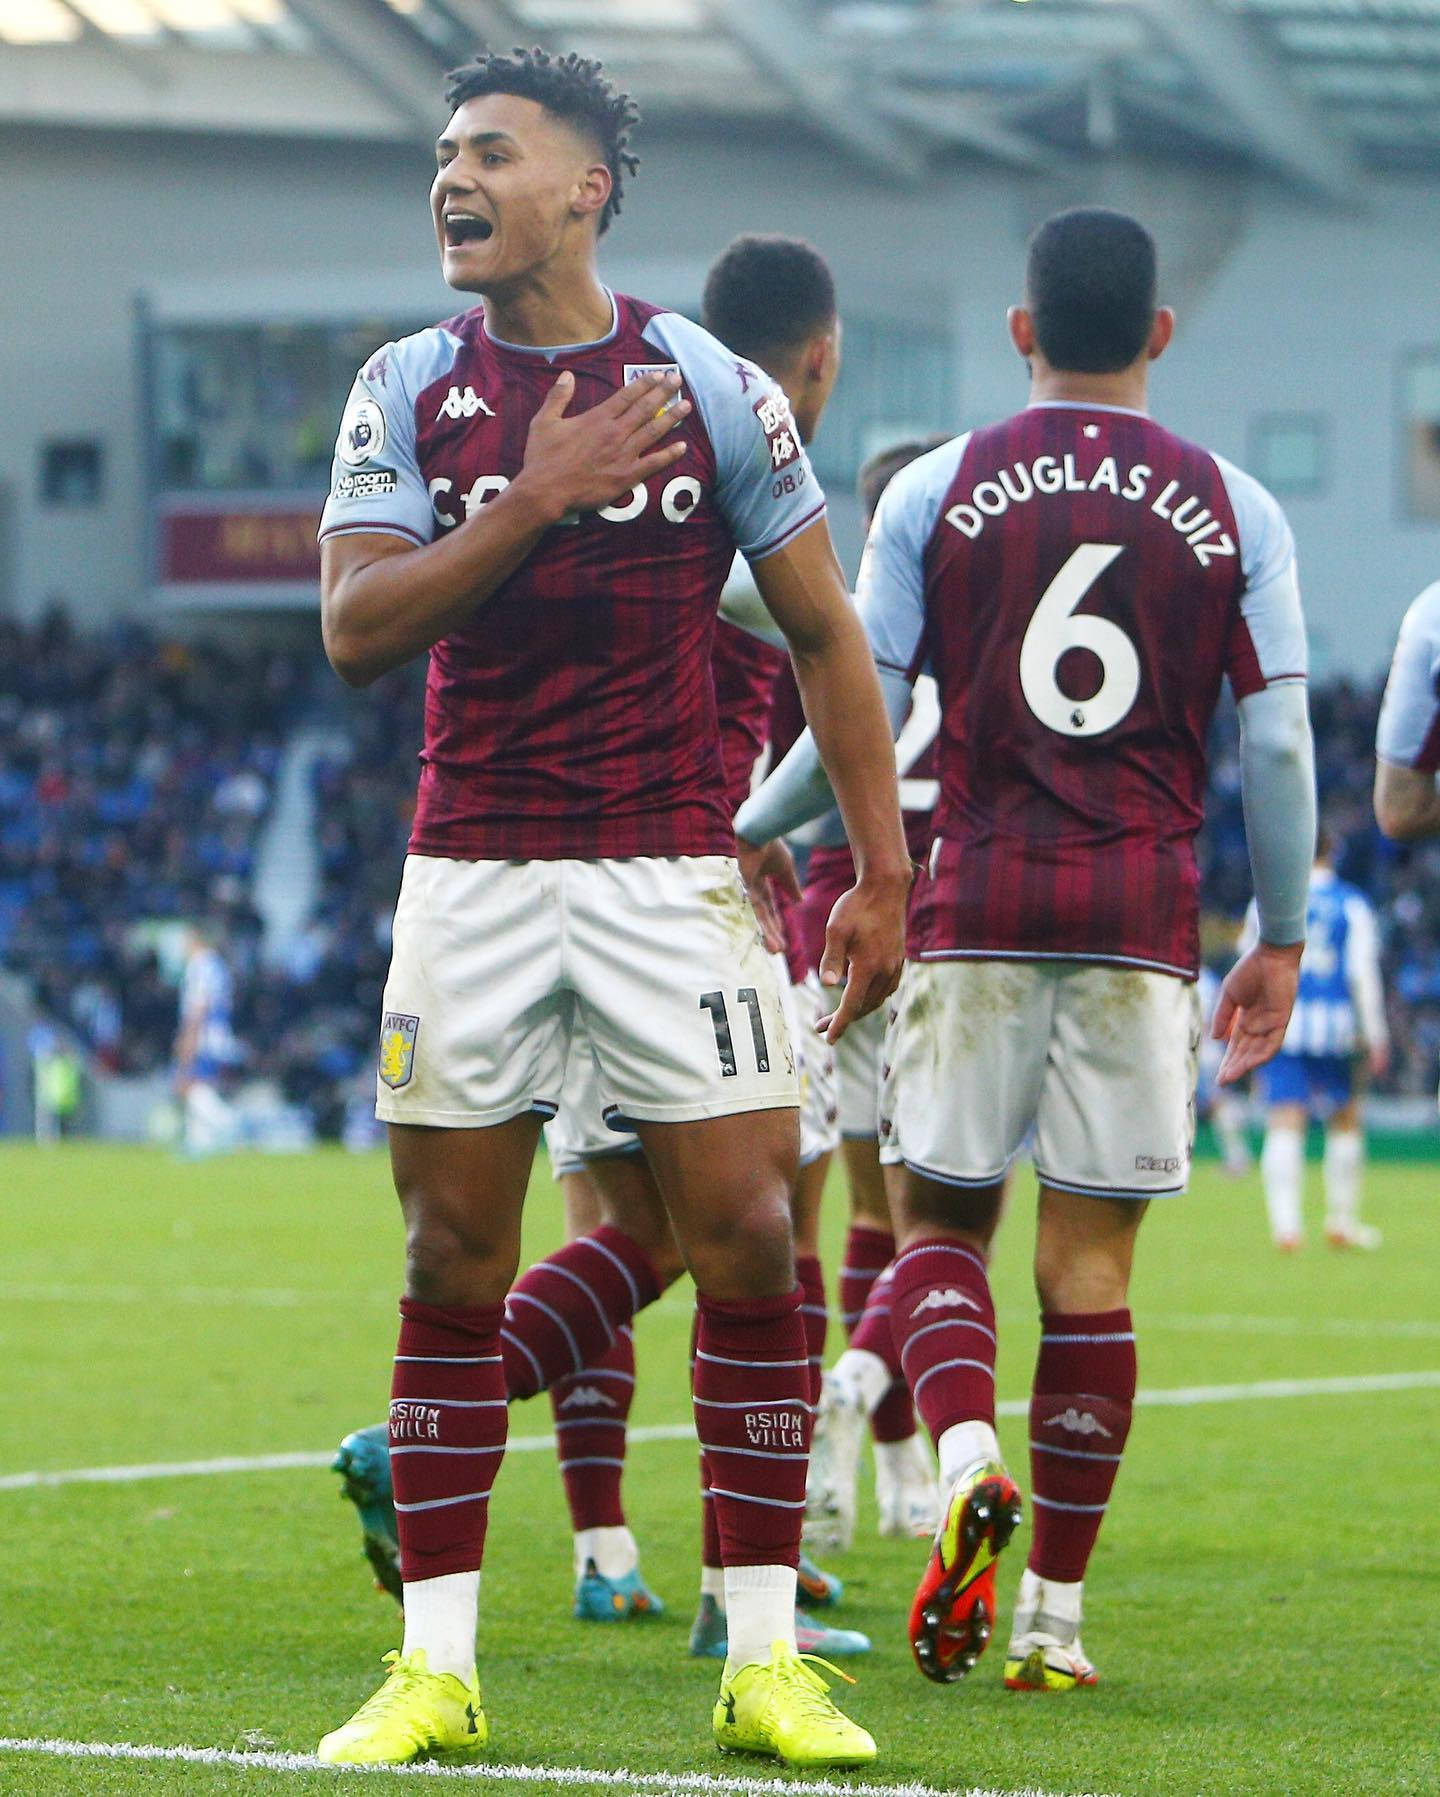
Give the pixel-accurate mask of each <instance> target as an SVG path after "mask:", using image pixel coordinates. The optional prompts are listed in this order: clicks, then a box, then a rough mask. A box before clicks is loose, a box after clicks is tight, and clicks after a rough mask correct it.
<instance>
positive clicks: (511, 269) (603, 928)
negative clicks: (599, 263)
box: [320, 51, 909, 1765]
mask: <svg viewBox="0 0 1440 1797" xmlns="http://www.w3.org/2000/svg"><path fill="white" fill-rule="evenodd" d="M446 97H447V100H448V103H449V105H450V107H451V109H452V116H451V118H450V122H449V124H448V125H447V126H446V128H445V130H444V132H443V133H442V135H441V137H440V139H439V143H438V146H437V149H438V157H439V167H438V170H437V174H436V178H435V181H434V185H433V188H432V192H431V204H432V213H433V217H434V223H435V230H436V234H437V238H438V241H439V245H440V253H441V260H442V266H443V269H444V272H445V276H446V279H447V280H448V281H449V282H450V284H451V285H452V286H454V287H457V288H459V289H461V290H463V291H467V292H472V293H479V294H481V295H482V296H483V298H484V302H485V303H484V308H483V311H482V310H480V309H476V310H472V311H469V312H466V313H464V314H462V315H460V316H459V317H457V318H455V319H452V320H451V321H449V322H448V323H447V324H445V325H443V326H439V327H436V328H434V329H431V330H428V331H422V332H420V333H418V334H417V335H416V336H414V337H410V338H407V339H404V340H402V341H401V342H399V343H395V344H390V345H387V346H386V347H385V348H384V349H382V350H380V351H379V352H378V353H377V354H376V355H375V356H374V357H373V358H372V359H371V360H370V361H369V362H368V363H367V364H366V367H365V369H364V370H363V371H362V373H361V374H360V376H359V377H358V379H357V381H356V384H355V388H354V390H353V391H352V394H351V398H350V401H349V404H348V405H347V408H346V412H345V416H344V419H343V420H342V423H341V428H340V436H339V441H338V444H337V451H336V463H335V469H334V485H333V487H332V493H331V498H330V501H329V503H328V504H327V507H326V511H325V515H324V518H323V520H322V526H321V538H322V545H323V547H322V575H321V580H322V602H323V609H322V623H323V626H324V633H325V641H326V647H327V651H328V653H329V656H330V659H331V661H332V663H333V664H334V665H335V667H336V669H337V671H338V672H339V673H340V674H341V675H342V677H344V678H345V679H347V680H349V681H351V682H357V683H363V682H365V681H368V680H371V679H373V678H375V677H377V676H378V675H379V674H380V673H382V672H384V671H385V670H386V669H388V668H391V667H395V666H398V665H400V664H401V663H403V662H405V661H407V660H409V659H410V658H411V657H413V656H415V655H417V654H419V653H421V652H422V651H425V650H429V651H430V673H429V680H428V685H427V704H426V728H425V749H424V754H423V757H422V772H421V779H420V793H419V801H418V805H417V810H416V819H415V825H414V830H413V833H412V836H411V841H410V853H409V856H408V858H407V861H406V866H405V873H404V878H403V881H402V886H401V892H400V899H399V903H398V906H397V911H396V918H395V930H394V952H393V959H392V963H391V968H390V974H389V978H388V981H387V984H386V991H385V997H384V1001H383V1013H384V1015H383V1022H382V1028H381V1047H380V1067H379V1073H380V1086H381V1090H380V1104H379V1112H380V1115H381V1116H382V1118H383V1119H384V1120H385V1121H386V1122H387V1123H388V1124H389V1125H390V1145H391V1158H392V1165H393V1169H394V1175H395V1184H396V1189H397V1192H398V1194H399V1196H400V1200H401V1205H402V1209H403V1211H404V1214H405V1222H406V1238H407V1266H406V1291H405V1296H404V1297H403V1298H402V1300H401V1319H402V1320H401V1330H400V1341H399V1348H398V1352H397V1354H396V1357H395V1370H394V1382H393V1385H392V1400H391V1409H390V1449H391V1453H390V1459H391V1467H392V1473H393V1478H394V1486H395V1507H396V1512H397V1517H398V1522H399V1534H400V1563H401V1577H402V1581H403V1584H404V1615H405V1634H404V1642H403V1645H402V1647H401V1649H400V1652H399V1654H398V1655H397V1656H396V1659H395V1660H394V1662H393V1663H392V1668H391V1671H390V1674H389V1676H388V1677H387V1679H386V1681H385V1683H384V1684H383V1685H382V1687H381V1689H380V1690H379V1692H377V1693H376V1695H375V1696H374V1697H373V1698H372V1699H371V1700H370V1701H369V1702H367V1703H366V1704H364V1705H362V1707H361V1709H360V1710H359V1711H358V1712H357V1714H356V1715H355V1716H354V1717H353V1718H352V1719H351V1721H350V1722H349V1723H347V1724H346V1725H345V1726H344V1727H342V1728H340V1729H338V1730H336V1731H334V1732H333V1733H332V1734H330V1735H327V1736H326V1737H325V1739H324V1740H323V1741H322V1743H321V1747H320V1753H321V1757H322V1758H324V1759H326V1760H327V1761H331V1762H335V1763H347V1764H354V1763H367V1764H379V1763H399V1762H406V1761H409V1760H413V1759H416V1758H419V1757H422V1756H424V1755H427V1754H429V1753H432V1752H435V1751H442V1750H452V1749H453V1750H460V1751H474V1750H476V1749H478V1747H479V1746H481V1745H482V1744H483V1741H484V1739H485V1737H486V1727H485V1723H484V1719H483V1715H482V1712H481V1710H480V1693H479V1687H478V1684H477V1682H476V1675H475V1623H476V1606H477V1599H478V1588H479V1576H480V1575H479V1569H480V1565H481V1560H482V1556H483V1546H484V1535H485V1525H486V1519H487V1514H488V1500H489V1496H490V1490H491V1487H492V1485H493V1483H494V1480H495V1477H496V1474H497V1472H498V1468H499V1464H500V1460H501V1458H502V1455H503V1452H504V1440H505V1419H506V1409H507V1380H506V1374H505V1365H504V1356H503V1352H502V1343H501V1327H502V1321H503V1314H504V1313H503V1304H504V1300H505V1297H506V1294H507V1292H508V1291H509V1290H510V1287H511V1282H512V1280H513V1278H514V1274H515V1270H516V1258H517V1254H518V1241H519V1222H520V1212H521V1207H522V1204H523V1200H524V1192H525V1186H526V1183H527V1179H528V1175H529V1169H530V1163H531V1160H532V1158H533V1155H534V1150H535V1146H536V1142H537V1139H538V1134H539V1120H540V1118H541V1116H543V1115H546V1114H549V1113H551V1112H553V1111H554V1109H555V1107H556V1104H557V1102H558V1099H559V1095H560V1089H561V1083H562V1079H563V1075H564V1068H565V1059H566V1051H567V1047H568V1043H569V1039H570V1034H571V1030H572V1027H573V1024H574V1021H575V1019H576V1018H577V1016H578V1017H580V1018H583V1020H584V1023H585V1026H586V1030H587V1033H588V1036H589V1040H590V1044H591V1047H592V1051H593V1053H594V1055H595V1058H596V1063H597V1067H598V1069H599V1071H600V1074H601V1076H602V1078H603V1081H604V1085H605V1089H606V1090H607V1092H608V1093H609V1094H610V1096H611V1098H612V1100H613V1102H614V1103H615V1105H616V1107H617V1114H618V1115H619V1116H620V1117H621V1118H622V1119H624V1120H627V1121H630V1122H632V1123H633V1124H634V1125H635V1127H636V1129H637V1133H638V1134H639V1136H640V1139H641V1142H642V1144H643V1146H644V1149H645V1154H646V1158H647V1160H648V1161H649V1163H650V1166H651V1168H652V1169H653V1171H654V1173H655V1176H656V1179H657V1182H658V1184H659V1187H660V1190H661V1193H662V1195H663V1197H664V1199H665V1203H666V1207H667V1210H668V1213H669V1216H670V1219H671V1222H672V1224H673V1227H674V1230H675V1234H676V1238H677V1240H678V1242H679V1244H680V1247H681V1249H682V1251H683V1253H684V1254H685V1257H686V1261H687V1264H688V1266H689V1267H690V1270H691V1272H692V1274H693V1275H694V1277H695V1282H696V1286H697V1288H698V1292H699V1300H698V1302H699V1310H700V1318H699V1334H698V1348H697V1373H696V1379H695V1405H696V1415H697V1421H698V1423H699V1427H700V1434H701V1440H702V1443H703V1444H704V1446H705V1448H706V1451H707V1454H708V1455H709V1458H710V1464H711V1467H712V1469H713V1474H714V1476H713V1480H712V1488H713V1490H714V1492H715V1496H716V1499H717V1516H718V1521H719V1526H720V1534H721V1541H722V1548H723V1553H724V1559H725V1571H726V1597H727V1606H728V1622H729V1657H728V1659H727V1661H726V1664H725V1670H724V1673H723V1675H722V1678H721V1688H720V1699H719V1701H718V1702H717V1704H716V1706H715V1710H714V1714H713V1723H712V1726H713V1729H714V1733H715V1738H716V1740H717V1742H718V1743H719V1744H720V1745H721V1746H722V1747H726V1748H734V1749H738V1750H741V1751H753V1752H757V1753H765V1754H770V1755H773V1756H776V1757H779V1758H781V1759H784V1760H785V1761H787V1762H789V1763H793V1764H798V1765H849V1764H860V1763H864V1762H866V1761H868V1760H870V1759H872V1758H873V1757H874V1753H875V1746H874V1742H873V1741H872V1740H871V1738H870V1736H869V1735H868V1734H866V1733H865V1731H864V1730H863V1729H860V1728H858V1727H857V1726H856V1725H855V1724H853V1723H852V1722H850V1721H849V1720H848V1719H847V1718H845V1717H844V1716H843V1715H841V1713H840V1712H839V1710H838V1709H836V1708H835V1706H834V1705H833V1703H831V1702H830V1700H829V1698H828V1695H827V1693H826V1687H825V1684H824V1681H823V1680H822V1679H821V1678H820V1677H819V1675H818V1674H817V1673H815V1672H814V1671H813V1670H812V1669H811V1668H810V1667H808V1666H807V1665H805V1664H804V1663H803V1662H802V1661H801V1660H800V1659H799V1658H798V1657H797V1655H796V1653H795V1643H794V1608H795V1563H796V1558H797V1555H798V1549H799V1528H800V1517H801V1511H802V1509H803V1504H804V1496H803V1488H804V1474H805V1459H806V1448H807V1438H808V1416H809V1403H808V1394H809V1368H808V1363H807V1357H806V1352H805V1338H804V1330H803V1327H802V1324H801V1319H800V1314H799V1308H800V1293H799V1291H798V1288H797V1287H796V1285H795V1279H794V1264H793V1251H792V1233H791V1225H790V1216H789V1195H790V1191H791V1189H792V1187H793V1183H794V1172H795V1159H796V1126H795V1108H796V1098H797V1093H796V1087H795V1079H794V1071H793V1063H792V1060H791V1056H790V1052H789V1046H788V1042H787V1039H786V1035H785V1029H784V1020H783V1016H782V1014H781V1011H780V1004H779V997H778V993H777V992H776V989H775V984H774V979H773V975H772V973H771V970H770V966H769V963H768V960H767V959H766V956H765V952H764V949H763V946H762V945H761V942H760V939H759V935H758V932H757V930H756V926H755V920H754V913H753V911H752V910H751V908H750V905H749V903H748V901H747V899H746V895H745V889H744V886H743V885H742V883H741V879H740V874H739V870H738V868H737V864H736V860H735V851H736V845H735V842H734V837H733V832H732V828H731V819H730V818H729V816H728V815H727V814H726V811H725V807H724V803H723V788H722V784H721V780H720V758H719V744H718V737H717V731H716V723H715V709H714V687H713V681H712V678H711V673H710V645H711V639H712V635H713V631H714V623H715V612H716V604H717V601H718V597H719V592H720V588H721V586H722V584H723V582H724V579H725V575H726V573H727V571H728V569H729V566H730V563H731V560H732V558H733V555H734V553H735V550H736V549H737V548H738V549H739V550H741V551H742V553H744V554H745V555H746V556H747V558H748V559H749V560H750V561H751V564H752V566H753V567H754V569H755V570H756V580H757V583H758V585H759V588H760V591H761V594H762V596H763V597H764V600H765V603H766V607H767V609H768V610H769V611H770V612H771V614H772V616H773V617H774V618H775V619H776V621H777V622H778V623H779V625H780V626H781V628H782V629H783V630H784V631H785V633H786V636H787V638H788V640H789V643H790V648H791V653H792V656H793V657H794V659H795V663H796V667H797V670H798V672H799V676H800V680H801V687H802V691H803V692H804V695H805V700H806V704H807V708H808V710H809V714H810V717H811V722H812V724H813V726H814V728H815V731H816V735H817V738H818V740H819V741H820V743H821V745H822V748H823V750H824V753H825V755H826V757H827V758H828V761H829V762H830V764H831V768H832V772H833V774H834V777H835V781H836V786H837V790H838V791H839V794H840V800H841V806H842V809H843V811H844V813H845V817H846V824H847V828H848V830H849V833H850V836H851V840H852V842H854V843H856V845H857V865H858V867H859V870H860V878H859V881H858V882H857V885H856V887H855V889H854V890H853V891H852V892H851V893H849V894H847V895H846V897H845V899H844V900H842V902H841V904H840V906H839V907H838V908H837V912H836V915H835V918H834V919H833V921H832V926H831V936H830V946H829V948H828V950H827V953H828V957H829V966H830V967H831V969H832V970H833V971H834V972H835V974H836V975H837V976H838V975H840V974H841V973H842V971H843V970H845V969H847V968H848V979H847V983H846V986H845V990H844V993H843V996H841V998H840V1000H839V1002H838V1004H837V1006H836V1009H835V1012H834V1015H833V1017H832V1018H831V1019H830V1020H829V1022H828V1025H827V1027H828V1029H829V1031H830V1034H831V1036H832V1037H833V1038H834V1039H838V1038H839V1037H840V1036H841V1035H843V1033H844V1030H845V1028H846V1027H847V1026H848V1024H849V1022H850V1020H851V1018H852V1017H854V1016H855V1015H857V1014H860V1013H863V1012H864V1011H866V1010H868V1009H871V1008H873V1007H874V1005H875V1004H877V1003H879V1002H881V1000H882V999H883V997H884V996H885V995H886V993H887V992H888V990H889V989H890V988H891V987H892V985H893V983H894V981H895V978H896V975H897V973H898V967H899V961H900V953H901V937H902V933H903V916H904V906H905V898H906V893H907V889H908V883H909V867H908V862H907V860H906V857H905V848H904V838H903V832H902V828H901V823H900V816H899V807H898V802H897V796H896V791H895V780H894V767H893V759H892V756H891V752H890V746H889V741H888V736H887V732H886V729H885V719H884V708H883V704H882V702H881V697H880V693H879V688H878V683H877V681H876V679H875V677H874V674H873V664H872V662H871V660H870V657H869V654H868V650H867V647H866V643H865V638H864V633H863V631H862V630H861V628H860V626H859V624H858V621H857V620H856V619H855V615H854V613H853V611H852V610H851V607H850V604H849V600H848V595H847V594H846V592H845V587H844V582H843V580H842V579H841V577H840V573H839V569H838V565H837V564H836V561H835V556H834V551H833V548H832V547H831V544H830V538H829V532H828V530H827V528H826V526H825V523H824V516H823V513H824V502H823V499H822V497H821V495H820V493H819V491H818V488H817V485H816V482H815V480H814V476H813V474H812V472H811V470H810V467H809V463H808V461H807V459H806V456H805V453H804V450H803V448H802V447H801V445H800V443H799V441H798V437H797V434H796V431H795V426H794V421H793V419H792V418H791V416H790V412H789V408H788V406H787V405H786V403H785V400H784V396H783V395H782V394H780V393H779V392H778V390H777V389H775V388H774V387H772V385H771V384H770V383H769V382H768V381H766V380H765V379H764V377H763V376H762V375H761V374H760V372H759V370H758V369H756V368H755V367H754V366H753V365H752V364H750V363H747V362H745V361H744V360H743V359H741V358H738V357H736V356H734V355H732V354H731V353H730V352H728V351H726V350H725V349H723V348H722V346H721V345H720V344H719V343H717V342H716V341H715V339H714V338H712V337H711V336H710V335H709V334H708V333H707V332H705V331H703V330H702V329H700V328H699V327H698V326H695V325H692V324H690V323H689V322H688V321H686V320H684V319H683V318H680V317H677V316H676V315H674V314H672V313H667V312H664V311H662V310H660V309H658V308H656V307H653V306H649V305H646V304H644V303H643V302H641V301H638V300H634V299H631V298H628V297H625V296H621V295H616V294H612V293H611V292H610V291H609V289H607V288H606V287H604V286H603V285H602V284H601V282H600V280H599V278H598V275H597V273H596V267H595V262H596V249H597V242H598V238H599V236H600V233H601V231H602V230H603V228H604V227H605V226H606V225H607V224H608V223H609V222H610V220H611V218H612V217H613V216H614V214H615V211H616V209H617V207H618V204H619V201H620V198H621V189H622V186H623V178H624V175H625V174H626V173H627V172H630V171H631V170H633V167H634V159H633V157H632V156H631V153H630V151H629V149H628V147H627V140H628V134H629V130H630V128H631V126H632V124H633V123H634V119H635V116H636V115H635V111H634V107H633V105H632V103H631V102H630V101H629V99H628V97H627V96H624V95H619V94H616V93H615V91H614V90H613V89H612V88H611V87H610V85H609V84H608V83H607V82H605V81H604V80H603V78H602V76H601V73H600V71H599V69H598V65H595V64H593V63H588V62H585V61H583V60H581V59H578V58H575V57H566V58H563V59H559V60H556V59H552V58H551V57H549V56H548V55H546V54H545V53H544V52H540V51H535V52H517V53H516V54H515V55H514V56H513V57H498V56H481V57H478V58H477V59H475V61H473V62H472V63H470V64H467V65H466V66H465V67H464V68H462V69H460V70H458V71H456V72H455V74H454V75H453V76H452V77H451V79H450V83H449V86H448V90H447V96H446ZM761 859H762V858H761V857H758V856H757V857H754V858H753V860H752V864H751V866H750V868H749V869H748V871H749V872H750V873H751V875H752V876H753V877H755V878H758V877H760V875H761V873H762V872H763V868H762V866H761Z"/></svg>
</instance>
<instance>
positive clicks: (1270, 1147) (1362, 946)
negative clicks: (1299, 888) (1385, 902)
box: [1242, 828, 1390, 1254]
mask: <svg viewBox="0 0 1440 1797" xmlns="http://www.w3.org/2000/svg"><path fill="white" fill-rule="evenodd" d="M1256 928H1257V925H1256V920H1255V912H1254V907H1253V906H1252V907H1251V911H1250V914H1249V916H1248V917H1247V918H1246V926H1245V934H1244V937H1243V938H1242V941H1243V943H1244V945H1245V946H1247V947H1248V946H1249V944H1250V943H1251V942H1253V941H1254V940H1255V934H1256ZM1358 1054H1364V1056H1365V1057H1366V1059H1367V1060H1368V1063H1369V1069H1370V1072H1371V1074H1372V1075H1375V1076H1377V1077H1378V1075H1380V1074H1382V1073H1383V1072H1384V1071H1385V1069H1386V1068H1387V1067H1388V1066H1389V1064H1390V1031H1389V1026H1388V1025H1387V1023H1386V1020H1385V992H1384V987H1383V985H1382V983H1381V977H1380V935H1379V932H1378V931H1377V929H1376V927H1375V913H1374V912H1373V911H1372V910H1371V909H1370V903H1369V900H1368V899H1366V897H1365V895H1364V893H1362V892H1361V891H1360V890H1359V888H1358V887H1355V886H1351V885H1349V884H1347V883H1346V882H1345V881H1344V880H1342V879H1340V878H1339V877H1338V876H1337V874H1336V872H1335V868H1334V856H1333V847H1332V843H1331V839H1330V833H1329V831H1328V830H1326V829H1324V828H1322V829H1321V831H1320V834H1319V840H1318V842H1317V845H1316V851H1315V867H1314V871H1313V872H1312V873H1311V875H1310V897H1309V904H1308V906H1307V908H1306V915H1305V953H1304V955H1303V957H1302V958H1301V961H1300V987H1299V992H1298V994H1297V996H1296V999H1295V1009H1294V1011H1293V1012H1292V1013H1291V1017H1290V1027H1289V1028H1288V1029H1287V1030H1286V1032H1285V1041H1284V1044H1283V1046H1282V1047H1281V1049H1280V1052H1279V1054H1277V1055H1276V1056H1275V1059H1274V1060H1273V1061H1271V1062H1270V1064H1269V1065H1268V1066H1267V1067H1265V1068H1264V1069H1263V1070H1262V1071H1261V1072H1260V1073H1259V1074H1258V1075H1257V1081H1258V1084H1259V1087H1260V1094H1261V1097H1262V1098H1263V1099H1264V1102H1265V1145H1264V1147H1263V1148H1262V1149H1261V1151H1260V1176H1261V1179H1262V1181H1263V1182H1264V1186H1265V1208H1266V1210H1267V1211H1268V1212H1269V1216H1270V1233H1271V1235H1272V1237H1273V1238H1274V1241H1275V1246H1276V1247H1277V1248H1279V1249H1280V1250H1281V1252H1282V1253H1286V1254H1294V1253H1295V1252H1296V1251H1297V1250H1298V1249H1299V1248H1301V1247H1302V1246H1303V1244H1304V1226H1303V1224H1302V1221H1301V1192H1302V1189H1303V1186H1304V1179H1305V1128H1306V1125H1307V1123H1308V1122H1309V1120H1310V1117H1311V1116H1312V1115H1316V1116H1318V1117H1319V1118H1320V1120H1321V1122H1322V1124H1323V1125H1324V1129H1325V1161H1324V1176H1325V1239H1326V1241H1328V1242H1329V1244H1330V1246H1331V1247H1332V1248H1378V1247H1379V1246H1380V1232H1379V1230H1378V1229H1375V1228H1373V1227H1372V1226H1371V1225H1370V1224H1368V1223H1362V1222H1361V1221H1360V1180H1361V1170H1362V1168H1363V1166H1364V1161H1365V1137H1364V1134H1363V1131H1362V1125H1361V1118H1360V1098H1359V1094H1358V1093H1357V1092H1356V1090H1355V1059H1356V1056H1357V1055H1358Z"/></svg>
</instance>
